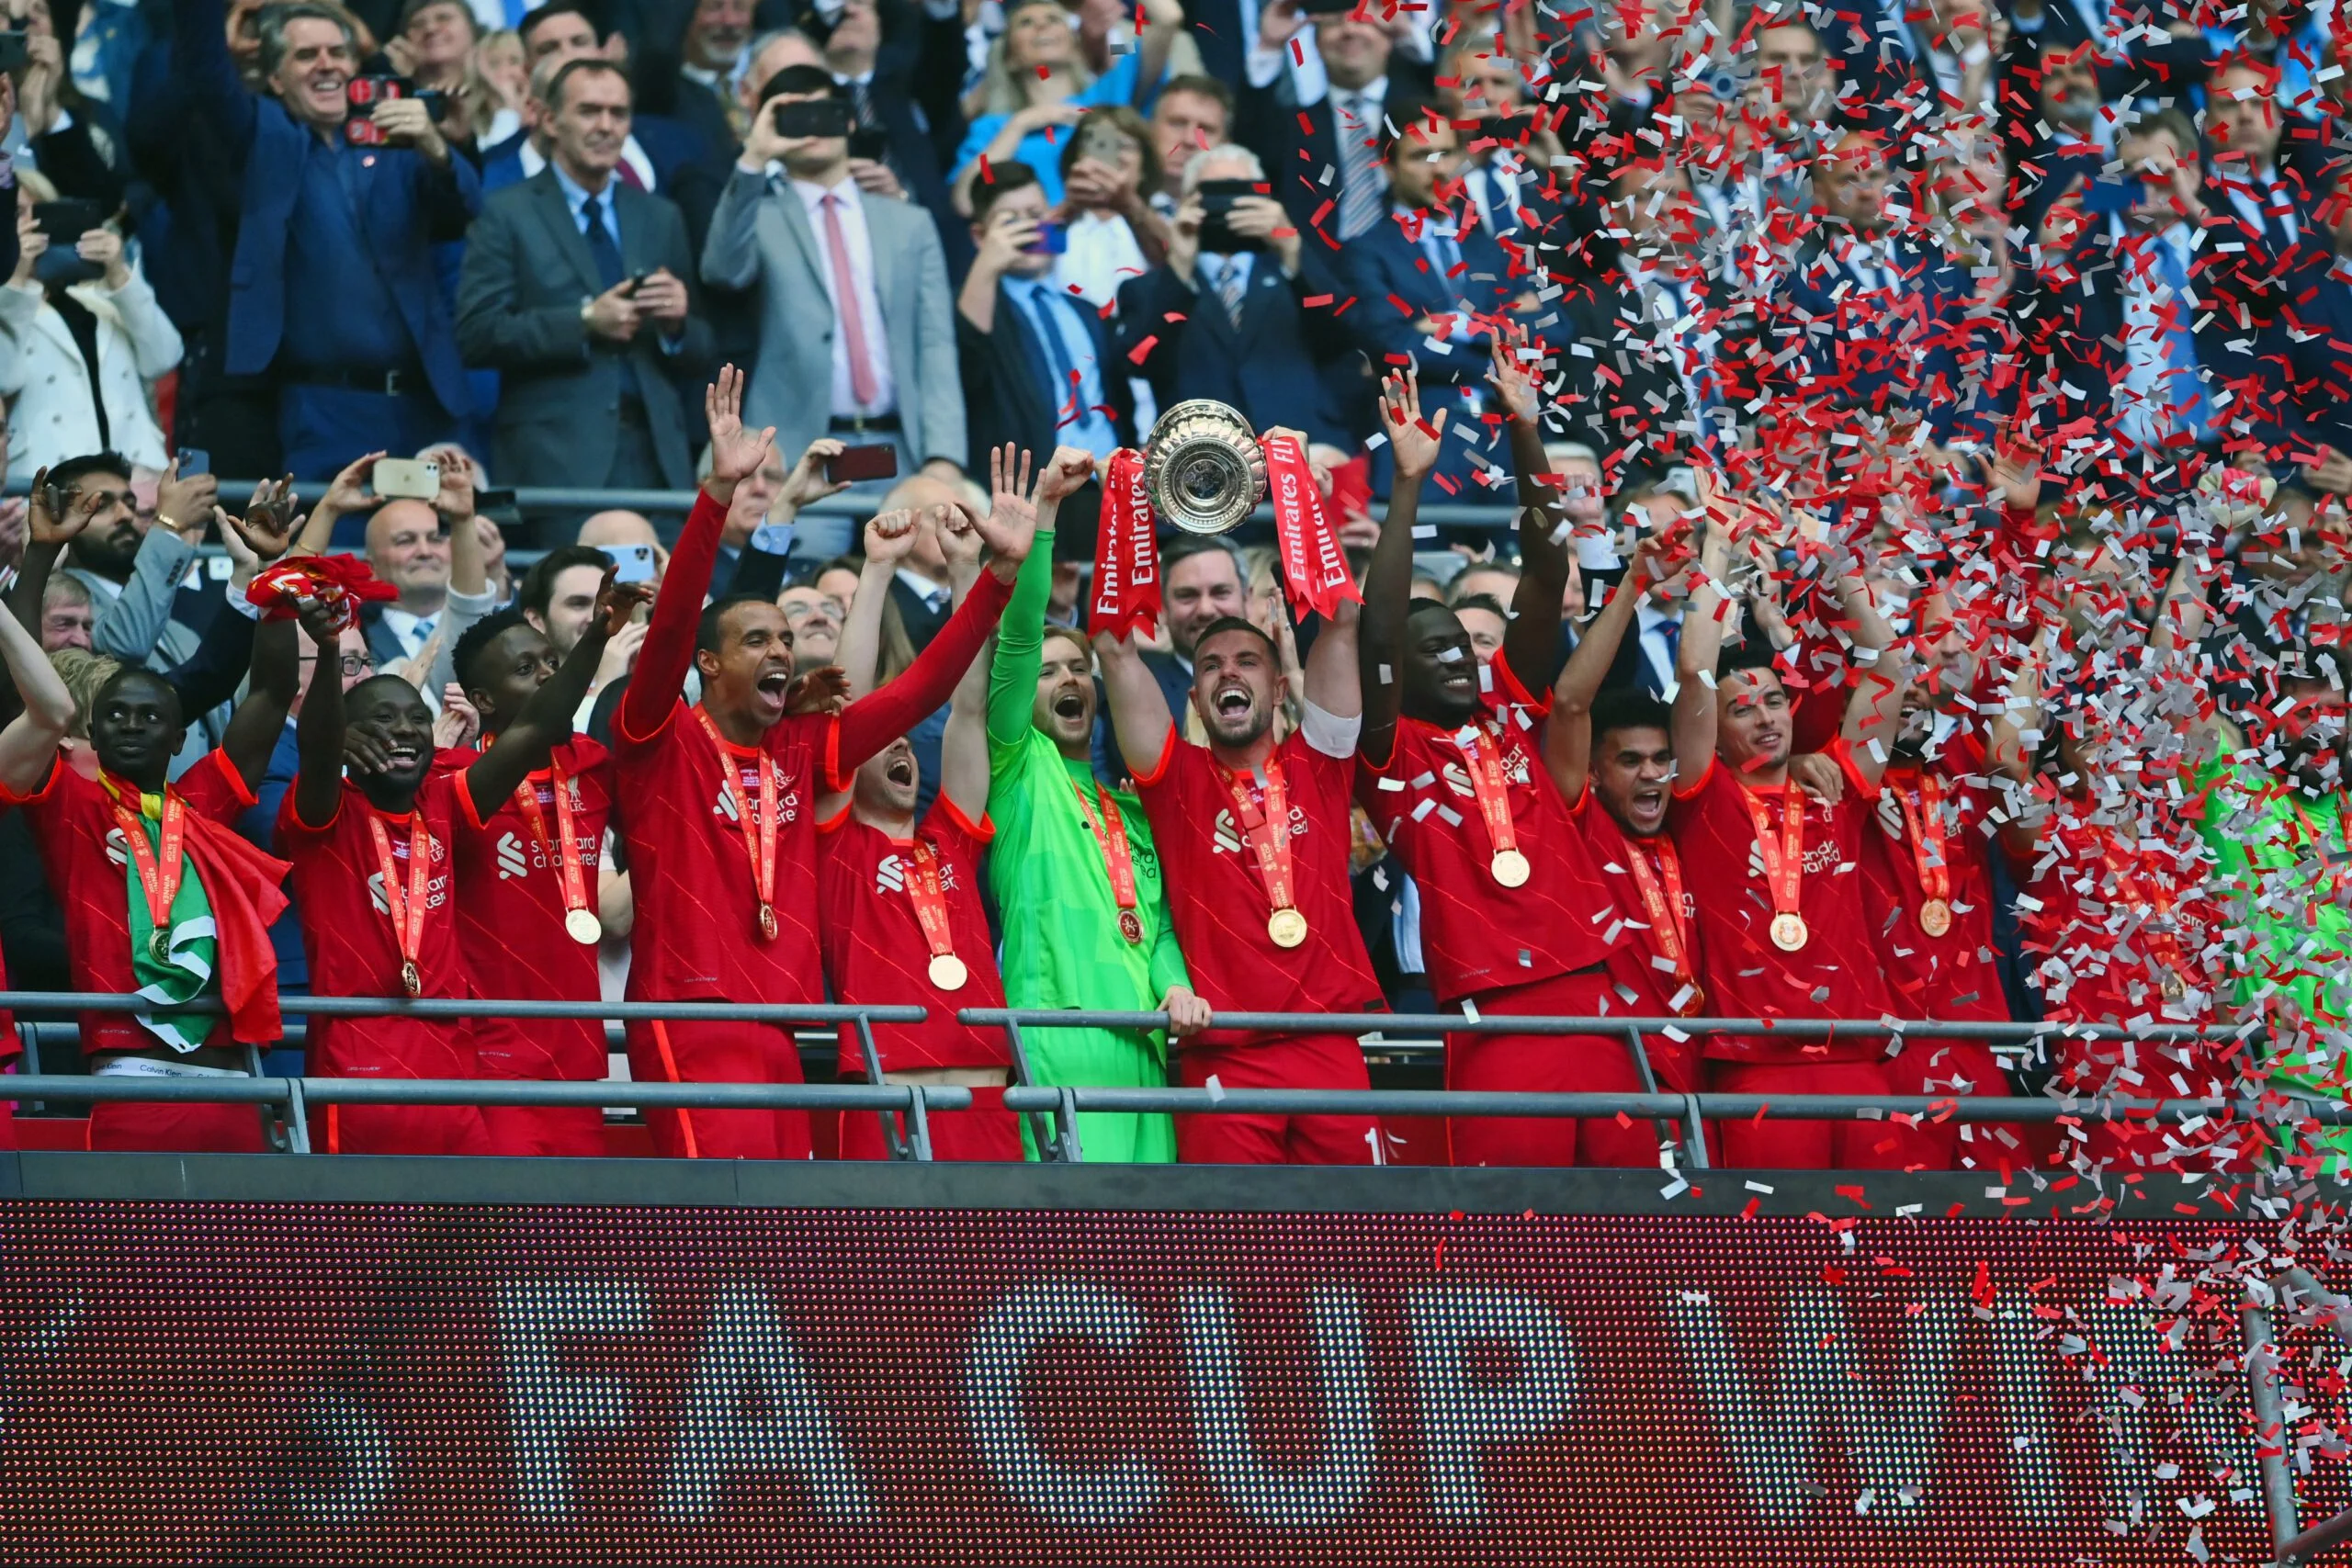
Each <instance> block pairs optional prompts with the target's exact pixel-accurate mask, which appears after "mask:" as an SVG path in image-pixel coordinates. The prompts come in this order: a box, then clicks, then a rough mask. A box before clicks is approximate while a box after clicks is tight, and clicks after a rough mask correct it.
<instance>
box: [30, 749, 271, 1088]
mask: <svg viewBox="0 0 2352 1568" xmlns="http://www.w3.org/2000/svg"><path fill="white" fill-rule="evenodd" d="M115 788H116V790H118V791H119V792H120V794H121V797H122V799H123V800H124V801H125V802H126V803H129V804H130V805H132V806H133V807H136V805H137V803H138V800H139V789H138V786H137V785H135V784H128V783H125V782H124V781H122V780H120V779H117V780H116V781H115ZM171 789H172V793H173V794H175V795H178V796H179V797H180V799H181V800H183V801H185V802H187V810H188V812H189V814H190V815H192V816H197V817H203V818H209V819H210V820H212V821H215V822H218V823H220V824H221V825H222V826H224V827H227V826H231V825H233V824H234V823H235V821H236V820H237V814H238V813H239V812H241V811H243V810H244V809H245V808H246V807H249V806H251V805H252V804H253V803H254V795H253V791H251V790H249V789H247V788H246V787H245V780H244V775H243V774H242V773H238V772H237V770H236V768H235V767H234V765H232V763H231V762H230V761H229V758H228V755H227V753H225V752H222V751H220V750H212V751H208V752H206V753H205V754H204V756H203V757H202V758H201V759H200V760H198V762H197V763H196V765H195V766H193V767H191V768H189V769H188V771H187V773H182V774H181V775H180V776H179V778H178V780H177V781H175V783H174V784H172V786H171ZM0 804H7V805H15V806H17V807H21V808H22V809H23V811H24V813H25V820H26V823H27V825H28V826H29V827H30V828H31V829H32V838H33V843H34V845H35V847H36V848H37V849H38V850H39V852H40V863H41V870H42V871H43V872H44V873H45V874H47V876H48V878H49V887H50V892H51V895H52V896H53V897H55V898H56V899H57V908H58V910H59V912H60V913H61V914H62V915H63V916H64V918H65V953H66V957H67V960H68V961H69V963H70V964H71V965H72V972H73V976H74V988H75V989H77V990H83V991H110V992H115V993H121V992H124V991H135V990H137V989H138V988H139V985H138V982H137V981H136V980H134V979H132V978H131V968H130V886H131V883H130V848H129V846H127V845H126V844H125V843H124V842H123V838H122V828H121V826H120V825H119V823H117V822H116V821H115V817H114V806H115V796H114V795H112V794H109V793H108V792H107V786H106V785H105V784H101V783H99V782H98V781H97V780H96V779H88V778H84V777H83V776H82V775H81V774H80V773H75V772H74V769H73V767H72V766H71V765H69V764H68V763H67V761H66V760H65V758H64V756H63V754H62V753H61V754H60V755H59V756H58V757H57V759H56V760H55V761H52V762H51V764H50V770H49V778H48V780H47V781H46V782H45V783H44V784H42V785H41V787H40V790H39V791H37V792H36V793H34V794H32V795H24V796H15V795H8V794H7V793H6V791H0ZM216 989H217V987H216ZM80 1023H81V1030H82V1052H83V1055H96V1054H98V1053H100V1052H107V1051H152V1050H154V1049H155V1048H157V1047H158V1046H159V1045H161V1044H162V1042H161V1041H159V1040H158V1039H157V1038H156V1037H155V1036H154V1035H153V1034H151V1033H149V1032H147V1031H146V1030H144V1029H142V1028H141V1027H140V1025H139V1023H138V1022H137V1021H136V1020H133V1019H130V1018H128V1017H125V1016H124V1015H122V1014H120V1013H84V1014H82V1015H81V1017H80ZM228 1038H229V1021H228V1020H227V1019H226V1018H222V1019H221V1020H220V1021H219V1022H218V1023H217V1024H215V1025H214V1026H213V1029H212V1032H211V1034H210V1035H209V1037H208V1039H209V1043H213V1044H222V1043H227V1041H228Z"/></svg>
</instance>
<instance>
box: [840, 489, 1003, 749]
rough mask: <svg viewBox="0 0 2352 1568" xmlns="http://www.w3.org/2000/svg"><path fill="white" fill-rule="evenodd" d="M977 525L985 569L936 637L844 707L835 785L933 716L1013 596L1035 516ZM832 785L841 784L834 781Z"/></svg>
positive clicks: (995, 515)
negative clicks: (896, 672)
mask: <svg viewBox="0 0 2352 1568" xmlns="http://www.w3.org/2000/svg"><path fill="white" fill-rule="evenodd" d="M978 529H979V535H980V539H981V541H982V542H983V543H984V544H986V545H987V546H988V548H989V564H988V567H987V569H986V570H983V571H982V572H981V573H980V575H979V578H978V581H976V582H974V583H973V585H972V591H971V592H970V593H969V594H967V596H966V597H965V600H964V602H963V603H962V604H958V605H957V606H956V613H955V614H954V615H950V616H949V617H948V618H947V624H946V625H945V626H942V627H941V628H940V630H939V635H938V636H937V637H933V638H932V639H931V646H930V647H928V648H926V649H923V650H922V652H921V653H919V654H917V655H915V661H914V662H913V663H912V664H910V665H909V666H908V667H907V671H906V673H904V674H902V675H900V676H899V678H898V679H897V680H895V681H892V682H890V683H889V684H888V685H886V686H884V687H882V688H881V689H880V690H878V691H876V692H875V693H874V694H872V695H871V696H868V697H864V698H861V699H860V700H858V701H856V702H854V703H852V704H850V705H849V706H848V708H846V709H845V710H843V712H842V716H841V720H840V726H841V727H840V728H839V729H838V730H837V731H836V736H837V739H836V741H835V745H834V748H833V750H834V754H835V767H836V769H837V770H838V771H837V772H836V773H835V774H834V778H835V780H837V781H845V780H846V779H847V778H848V777H849V774H850V770H852V769H854V768H855V767H856V766H857V765H858V764H859V763H861V762H863V761H865V760H866V759H867V758H868V757H871V756H873V755H874V753H876V751H879V750H882V748H883V747H885V746H888V744H889V743H890V742H891V741H892V740H894V739H898V738H899V736H901V735H904V734H905V733H906V732H907V731H908V730H909V729H910V728H913V727H914V725H915V724H916V722H917V721H918V720H920V719H922V717H923V716H925V715H926V714H931V713H935V712H937V711H938V709H939V708H940V706H941V705H943V704H944V703H945V702H946V701H947V699H948V696H949V695H950V694H952V693H953V692H954V691H955V689H956V682H958V681H960V680H962V679H963V676H964V671H966V670H967V668H969V667H970V665H971V663H972V660H976V659H978V657H979V656H980V645H981V644H982V643H984V642H986V641H987V640H988V637H989V633H990V632H992V631H994V630H996V624H997V621H998V619H999V618H1000V617H1001V616H1002V615H1003V614H1004V602H1005V600H1006V599H1007V598H1008V597H1010V596H1011V594H1012V580H1013V579H1014V578H1015V577H1017V576H1019V575H1020V572H1021V563H1022V562H1023V561H1025V560H1027V559H1028V558H1029V551H1030V547H1031V545H1032V544H1033V543H1034V542H1035V539H1036V536H1037V533H1036V519H1035V517H1034V516H1013V515H1011V514H1009V513H1007V514H999V513H991V514H990V515H989V516H987V517H983V518H980V519H978ZM834 787H835V788H847V787H848V785H847V784H845V783H835V784H834Z"/></svg>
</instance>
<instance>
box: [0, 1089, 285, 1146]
mask: <svg viewBox="0 0 2352 1568" xmlns="http://www.w3.org/2000/svg"><path fill="white" fill-rule="evenodd" d="M265 1114H266V1108H264V1107H262V1106H259V1105H194V1104H188V1105H164V1104H159V1103H157V1102H155V1101H153V1100H150V1101H147V1102H144V1103H141V1102H139V1101H135V1100H97V1101H96V1102H94V1103H93V1104H92V1105H91V1107H90V1147H91V1148H93V1149H105V1150H115V1151H133V1150H143V1151H149V1152H153V1153H156V1154H175V1155H258V1154H266V1153H268V1152H269V1144H268V1140H267V1139H266V1137H265V1136H264V1135H263V1133H262V1117H263V1116H264V1115H265ZM11 1142H12V1143H13V1140H11Z"/></svg>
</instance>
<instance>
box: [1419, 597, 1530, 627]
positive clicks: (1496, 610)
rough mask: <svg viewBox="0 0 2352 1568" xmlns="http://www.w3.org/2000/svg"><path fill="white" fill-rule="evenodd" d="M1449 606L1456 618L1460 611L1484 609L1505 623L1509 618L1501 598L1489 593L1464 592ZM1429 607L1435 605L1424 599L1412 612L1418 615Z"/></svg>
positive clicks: (1508, 612)
mask: <svg viewBox="0 0 2352 1568" xmlns="http://www.w3.org/2000/svg"><path fill="white" fill-rule="evenodd" d="M1449 607H1450V608H1451V609H1452V610H1453V612H1454V614H1455V616H1456V618H1459V616H1460V615H1461V612H1463V611H1464V610H1484V611H1486V612H1487V614H1488V615H1494V616H1497V617H1498V618H1499V619H1501V620H1502V621H1504V622H1505V623H1508V622H1509V621H1510V611H1509V610H1507V609H1505V608H1504V607H1503V602H1502V601H1501V600H1499V599H1498V598H1496V597H1495V596H1494V595H1493V594H1491V593H1464V595H1463V596H1462V597H1461V598H1459V599H1456V600H1455V601H1454V602H1453V604H1452V605H1451V606H1449ZM1431 608H1435V606H1433V605H1430V604H1429V603H1428V601H1426V600H1424V601H1423V602H1422V604H1421V605H1420V606H1419V607H1418V608H1417V609H1416V610H1415V612H1414V613H1415V614H1417V615H1418V614H1419V613H1420V610H1421V609H1431Z"/></svg>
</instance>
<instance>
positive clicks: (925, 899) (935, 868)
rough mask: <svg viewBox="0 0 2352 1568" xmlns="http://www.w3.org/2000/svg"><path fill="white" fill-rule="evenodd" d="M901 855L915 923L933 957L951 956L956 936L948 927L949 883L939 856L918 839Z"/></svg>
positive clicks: (954, 947) (900, 862)
mask: <svg viewBox="0 0 2352 1568" xmlns="http://www.w3.org/2000/svg"><path fill="white" fill-rule="evenodd" d="M906 849H907V852H906V853H905V854H904V855H903V856H901V857H900V858H899V864H900V865H901V866H903V867H904V868H905V869H906V881H907V897H909V898H910V899H911V900H912V901H913V903H914V907H915V922H916V923H917V924H918V925H920V926H922V940H923V941H924V942H928V943H929V944H930V945H931V955H932V956H933V958H943V957H952V956H953V955H954V953H955V952H956V939H955V936H954V934H953V933H952V932H951V931H949V930H948V926H947V886H946V883H945V882H944V880H943V879H942V877H941V876H940V874H939V856H938V855H937V853H935V852H933V849H932V847H931V845H930V844H929V843H927V842H925V841H924V840H922V839H920V838H919V839H916V840H914V841H913V842H912V843H910V844H909V845H907V847H906Z"/></svg>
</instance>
